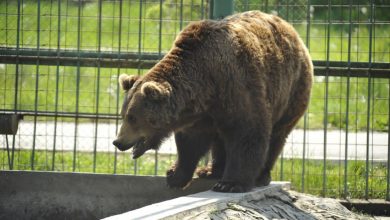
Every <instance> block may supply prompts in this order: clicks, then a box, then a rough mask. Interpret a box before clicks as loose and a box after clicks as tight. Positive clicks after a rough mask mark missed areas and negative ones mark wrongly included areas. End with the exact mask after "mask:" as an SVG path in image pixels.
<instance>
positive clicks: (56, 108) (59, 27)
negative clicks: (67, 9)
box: [51, 0, 61, 171]
mask: <svg viewBox="0 0 390 220" xmlns="http://www.w3.org/2000/svg"><path fill="white" fill-rule="evenodd" d="M57 7H58V15H57V19H58V21H57V25H58V27H57V61H56V95H55V101H54V134H53V135H54V137H53V152H52V163H51V164H52V167H51V170H52V171H54V169H55V158H56V144H57V143H56V142H57V121H58V90H59V82H60V59H59V58H60V55H61V53H60V49H61V0H58V5H57Z"/></svg>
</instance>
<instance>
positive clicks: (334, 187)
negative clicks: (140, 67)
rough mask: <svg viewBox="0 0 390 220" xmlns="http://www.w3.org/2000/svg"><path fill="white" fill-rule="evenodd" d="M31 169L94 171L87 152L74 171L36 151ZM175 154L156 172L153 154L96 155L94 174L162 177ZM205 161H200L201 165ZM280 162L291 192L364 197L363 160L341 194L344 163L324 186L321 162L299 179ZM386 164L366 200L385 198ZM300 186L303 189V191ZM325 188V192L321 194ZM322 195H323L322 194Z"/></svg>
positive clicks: (19, 165)
mask: <svg viewBox="0 0 390 220" xmlns="http://www.w3.org/2000/svg"><path fill="white" fill-rule="evenodd" d="M31 152H32V151H30V150H19V151H16V152H15V159H14V161H15V162H14V164H15V165H14V169H15V170H31ZM34 158H35V160H34V164H35V165H34V170H39V171H48V170H53V171H60V172H89V173H91V172H93V158H94V157H93V154H92V153H90V152H77V153H76V155H75V158H76V162H75V169H74V170H73V161H74V160H73V158H74V155H73V152H56V155H55V162H54V169H53V166H52V159H53V157H52V152H51V151H35V156H34ZM175 160H176V156H175V155H158V160H157V161H158V162H157V170H156V169H155V155H154V154H145V155H144V156H142V157H141V158H139V159H137V160H132V159H131V155H130V153H118V154H117V159H116V169H114V164H115V154H114V153H102V152H98V153H97V154H96V170H95V172H96V173H110V174H113V173H116V174H136V175H165V172H166V170H167V169H169V168H170V167H171V166H172V165H173V163H174V161H175ZM0 162H1V166H2V167H1V170H8V169H9V167H8V159H7V152H6V151H5V150H2V151H0ZM203 163H204V162H201V164H203ZM281 166H282V164H281V160H279V161H278V162H277V164H276V165H275V167H274V169H273V172H272V178H273V180H275V181H279V180H283V181H291V184H292V189H293V190H297V191H303V192H305V193H310V194H313V195H322V196H326V197H334V198H340V197H347V198H364V196H365V195H364V192H365V187H366V182H365V174H366V167H365V166H366V165H365V162H364V161H352V160H351V161H348V165H347V187H348V192H347V193H346V194H345V192H344V169H345V166H344V162H342V161H340V162H330V161H327V164H326V185H325V186H324V185H323V171H324V164H323V161H320V160H305V163H304V166H305V172H304V175H303V176H302V168H303V161H302V160H301V159H284V160H283V169H281ZM386 170H387V168H386V164H384V163H376V164H370V167H369V171H368V174H369V179H368V182H369V183H368V184H369V187H368V189H369V191H368V193H369V194H368V196H369V198H378V199H384V198H385V196H386V195H385V193H386V187H387V182H386ZM302 184H304V188H303V189H302ZM324 189H325V191H324ZM324 192H325V193H324Z"/></svg>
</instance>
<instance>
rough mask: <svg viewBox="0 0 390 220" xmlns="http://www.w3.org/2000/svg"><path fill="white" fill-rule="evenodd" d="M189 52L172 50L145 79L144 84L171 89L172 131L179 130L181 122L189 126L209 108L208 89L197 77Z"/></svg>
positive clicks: (198, 69) (197, 71)
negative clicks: (164, 85)
mask: <svg viewBox="0 0 390 220" xmlns="http://www.w3.org/2000/svg"><path fill="white" fill-rule="evenodd" d="M191 55H192V54H191V52H188V51H185V50H183V49H181V48H178V47H174V48H173V49H171V51H170V52H169V53H168V54H167V55H165V57H164V58H163V59H162V60H161V61H160V62H159V63H158V64H156V66H154V67H153V68H152V69H151V70H150V71H149V73H148V74H147V75H146V76H145V79H146V80H147V81H149V80H151V81H155V82H158V83H162V82H167V83H169V84H170V85H171V87H172V95H171V97H170V105H169V106H170V108H171V109H170V110H169V111H170V112H171V113H172V116H173V117H172V123H173V124H174V127H176V125H177V126H181V125H179V124H177V122H178V121H180V122H184V121H185V122H186V123H188V122H191V121H192V120H193V119H194V118H198V115H202V114H203V113H204V112H205V111H206V110H207V108H208V106H207V104H206V103H208V102H207V100H208V98H207V97H206V96H207V94H208V92H206V91H207V90H208V89H207V88H203V87H204V83H202V82H203V80H204V79H201V78H198V77H201V76H202V74H200V73H199V71H200V70H201V68H199V66H194V62H193V57H191Z"/></svg>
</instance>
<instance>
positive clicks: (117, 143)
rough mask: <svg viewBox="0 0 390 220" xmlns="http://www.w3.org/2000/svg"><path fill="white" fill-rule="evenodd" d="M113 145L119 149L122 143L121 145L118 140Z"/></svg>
mask: <svg viewBox="0 0 390 220" xmlns="http://www.w3.org/2000/svg"><path fill="white" fill-rule="evenodd" d="M112 144H113V145H114V146H115V147H117V148H119V147H120V145H121V144H120V143H119V141H118V140H114V141H113V142H112Z"/></svg>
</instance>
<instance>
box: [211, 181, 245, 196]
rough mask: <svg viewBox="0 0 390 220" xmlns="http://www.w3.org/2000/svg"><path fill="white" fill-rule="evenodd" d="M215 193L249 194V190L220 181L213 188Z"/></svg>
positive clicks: (235, 184)
mask: <svg viewBox="0 0 390 220" xmlns="http://www.w3.org/2000/svg"><path fill="white" fill-rule="evenodd" d="M212 190H213V191H216V192H231V193H241V192H247V191H248V189H247V188H246V187H244V186H242V185H240V184H238V183H234V182H225V181H219V182H218V183H216V184H215V185H214V186H213V188H212Z"/></svg>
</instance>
